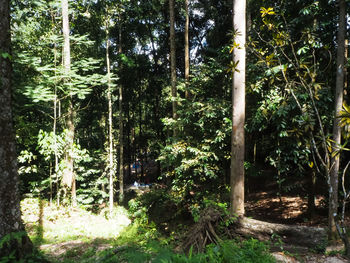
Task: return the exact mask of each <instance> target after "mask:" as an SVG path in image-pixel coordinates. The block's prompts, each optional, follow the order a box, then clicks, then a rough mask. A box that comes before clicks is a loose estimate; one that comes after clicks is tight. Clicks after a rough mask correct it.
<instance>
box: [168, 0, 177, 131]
mask: <svg viewBox="0 0 350 263" xmlns="http://www.w3.org/2000/svg"><path fill="white" fill-rule="evenodd" d="M174 9H175V3H174V0H169V13H170V71H171V96H172V100H173V102H172V108H173V119H175V120H176V119H177V102H176V100H175V99H176V96H177V89H176V45H175V10H174ZM174 135H176V129H174Z"/></svg>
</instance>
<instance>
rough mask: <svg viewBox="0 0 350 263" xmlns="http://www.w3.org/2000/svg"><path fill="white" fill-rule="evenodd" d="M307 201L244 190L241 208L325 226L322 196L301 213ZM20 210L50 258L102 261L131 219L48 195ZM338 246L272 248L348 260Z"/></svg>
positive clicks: (309, 262)
mask: <svg viewBox="0 0 350 263" xmlns="http://www.w3.org/2000/svg"><path fill="white" fill-rule="evenodd" d="M306 202H307V201H306V199H305V200H304V199H302V198H300V197H299V196H298V195H295V196H293V195H291V194H289V195H284V196H282V197H281V199H280V198H279V197H277V196H276V194H273V193H268V192H258V193H252V194H249V195H248V196H247V202H246V213H247V216H249V217H253V218H255V219H258V220H262V221H267V222H273V223H285V224H297V225H307V226H320V227H325V226H326V224H327V211H326V210H325V209H324V200H323V199H322V198H321V197H320V196H318V198H317V202H316V205H317V207H318V209H317V210H316V215H315V217H314V218H313V219H312V220H309V219H308V217H307V215H306V208H307V203H306ZM22 212H23V219H24V222H25V224H26V229H27V231H28V232H29V234H30V236H31V238H32V240H33V242H34V244H35V245H36V246H38V247H39V248H40V250H41V251H42V252H43V253H44V254H45V255H46V256H47V257H48V258H49V259H50V260H51V261H52V262H66V263H69V262H101V261H100V260H99V257H100V256H99V255H101V252H103V251H108V250H109V251H113V249H115V247H116V246H117V245H116V243H115V240H117V239H118V237H119V235H120V233H121V231H122V230H123V229H124V228H125V227H126V226H128V225H129V224H130V223H131V222H130V220H129V218H128V217H127V211H126V210H125V209H123V208H118V209H116V211H115V212H114V215H113V219H112V220H107V219H106V215H107V213H108V209H106V208H104V209H102V210H101V212H100V213H99V214H98V215H96V214H93V213H91V212H88V211H86V210H84V209H80V208H59V209H58V208H57V206H55V205H52V206H50V205H49V204H48V202H47V201H40V200H39V199H33V198H27V199H25V200H23V201H22ZM348 223H349V222H348ZM342 249H343V246H342V244H341V243H339V244H336V245H335V246H332V247H331V246H330V247H327V251H326V253H324V254H317V253H316V252H314V251H310V250H308V249H306V248H304V249H303V248H298V249H296V250H295V251H293V250H291V249H290V248H289V247H288V244H277V243H276V244H275V246H272V248H271V252H272V253H273V255H274V257H275V258H276V259H277V260H278V262H285V263H297V262H305V263H345V262H349V261H347V260H346V259H345V258H344V257H342V255H341V250H342ZM291 251H292V252H291ZM130 263H132V262H130Z"/></svg>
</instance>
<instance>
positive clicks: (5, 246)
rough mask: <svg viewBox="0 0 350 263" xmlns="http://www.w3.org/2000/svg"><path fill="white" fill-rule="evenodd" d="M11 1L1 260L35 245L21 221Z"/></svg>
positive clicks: (1, 55) (2, 118)
mask: <svg viewBox="0 0 350 263" xmlns="http://www.w3.org/2000/svg"><path fill="white" fill-rule="evenodd" d="M9 2H10V1H8V0H5V1H3V2H2V4H1V5H0V19H1V20H0V127H1V128H0V180H1V184H0V244H1V245H0V259H1V258H2V257H3V256H8V255H10V254H11V253H14V254H15V256H16V258H17V259H20V258H23V257H24V256H25V255H26V254H27V253H30V252H31V251H32V244H31V241H30V240H29V238H28V236H27V234H26V232H25V230H24V225H23V223H22V220H21V210H20V198H19V189H18V186H19V178H18V172H17V154H16V147H15V133H14V129H13V124H12V106H11V96H12V89H11V77H12V67H11V55H10V53H11V50H10V45H11V34H10V4H9ZM8 238H9V240H8ZM18 240H20V241H18Z"/></svg>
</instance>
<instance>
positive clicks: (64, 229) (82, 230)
mask: <svg viewBox="0 0 350 263" xmlns="http://www.w3.org/2000/svg"><path fill="white" fill-rule="evenodd" d="M21 207H22V214H23V216H22V217H23V221H24V223H25V224H26V229H27V231H28V233H29V235H30V237H31V239H32V241H33V242H34V244H36V245H37V246H39V247H40V249H42V250H43V251H44V252H45V254H47V255H48V256H49V257H50V258H56V259H58V258H59V257H61V256H62V255H65V257H67V256H69V255H67V253H68V254H69V253H71V254H72V256H73V255H75V256H79V254H81V253H84V254H86V253H89V252H90V253H91V254H95V253H97V252H99V251H101V250H104V249H107V248H110V247H111V244H112V243H113V242H114V241H115V239H116V238H117V237H118V236H119V234H120V232H121V231H122V230H123V229H124V228H125V227H126V226H128V225H129V224H130V223H131V221H130V219H129V218H128V216H127V212H126V210H125V209H124V208H121V207H117V208H115V211H114V212H113V217H112V218H111V219H107V218H106V216H105V213H101V214H99V215H96V214H93V213H91V212H89V211H86V210H84V209H81V208H71V207H57V206H55V205H52V206H49V204H48V202H47V201H41V200H39V199H36V198H27V199H25V200H23V201H22V203H21Z"/></svg>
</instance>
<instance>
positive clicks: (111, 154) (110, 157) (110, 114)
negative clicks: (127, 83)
mask: <svg viewBox="0 0 350 263" xmlns="http://www.w3.org/2000/svg"><path fill="white" fill-rule="evenodd" d="M107 20H109V17H108V18H107ZM106 35H107V36H106V63H107V85H108V87H107V100H108V144H109V147H108V161H109V164H108V166H109V215H110V217H111V216H112V214H113V205H114V176H115V175H114V171H115V169H114V167H115V165H114V147H113V118H112V117H113V109H112V83H111V82H112V81H111V65H110V60H109V47H110V42H109V22H108V21H107V22H106Z"/></svg>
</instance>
